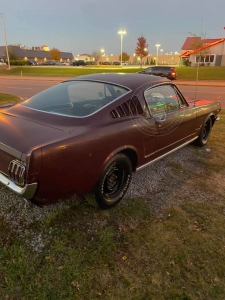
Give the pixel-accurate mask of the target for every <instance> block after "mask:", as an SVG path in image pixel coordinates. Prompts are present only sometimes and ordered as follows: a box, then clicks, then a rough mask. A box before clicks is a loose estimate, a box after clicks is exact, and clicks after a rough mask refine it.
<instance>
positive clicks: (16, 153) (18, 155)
mask: <svg viewBox="0 0 225 300" xmlns="http://www.w3.org/2000/svg"><path fill="white" fill-rule="evenodd" d="M0 149H1V150H3V151H4V152H6V153H8V154H9V155H12V156H15V157H16V158H18V159H20V158H21V156H22V153H21V152H20V151H18V150H16V149H14V148H11V147H9V146H7V145H5V144H3V143H0Z"/></svg>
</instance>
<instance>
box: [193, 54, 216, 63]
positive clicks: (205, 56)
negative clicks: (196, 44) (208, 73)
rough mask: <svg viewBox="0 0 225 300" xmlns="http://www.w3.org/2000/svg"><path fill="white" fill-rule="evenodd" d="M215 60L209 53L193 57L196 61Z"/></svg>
mask: <svg viewBox="0 0 225 300" xmlns="http://www.w3.org/2000/svg"><path fill="white" fill-rule="evenodd" d="M214 60H215V55H214V54H211V55H201V56H200V55H198V56H196V57H195V61H196V62H202V63H206V62H211V63H213V62H214Z"/></svg>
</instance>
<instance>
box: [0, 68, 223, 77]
mask: <svg viewBox="0 0 225 300" xmlns="http://www.w3.org/2000/svg"><path fill="white" fill-rule="evenodd" d="M110 67H111V66H110ZM176 68H177V72H178V79H180V80H195V79H196V72H197V68H196V67H176ZM140 70H141V68H126V67H123V68H121V67H120V66H119V67H116V68H112V67H111V68H108V66H98V68H93V67H83V68H77V67H13V68H12V69H11V70H7V69H6V68H0V76H1V75H16V76H21V74H22V75H23V76H65V77H70V76H71V77H73V76H80V75H86V74H93V73H102V72H104V73H111V72H123V73H136V72H138V71H140ZM21 72H22V73H21ZM199 80H225V67H200V68H199Z"/></svg>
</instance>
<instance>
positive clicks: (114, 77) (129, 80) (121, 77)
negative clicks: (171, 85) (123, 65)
mask: <svg viewBox="0 0 225 300" xmlns="http://www.w3.org/2000/svg"><path fill="white" fill-rule="evenodd" d="M72 80H96V81H106V82H110V83H114V84H118V85H122V86H125V87H128V88H129V89H131V90H135V89H137V88H139V87H141V85H143V84H146V83H149V84H150V85H151V84H157V83H161V82H170V80H168V79H167V78H165V77H164V78H163V77H159V76H151V75H145V74H126V73H100V74H91V75H85V76H79V77H76V78H74V79H72Z"/></svg>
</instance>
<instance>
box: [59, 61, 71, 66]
mask: <svg viewBox="0 0 225 300" xmlns="http://www.w3.org/2000/svg"><path fill="white" fill-rule="evenodd" d="M60 65H61V66H69V65H70V63H69V62H67V61H62V62H60Z"/></svg>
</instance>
